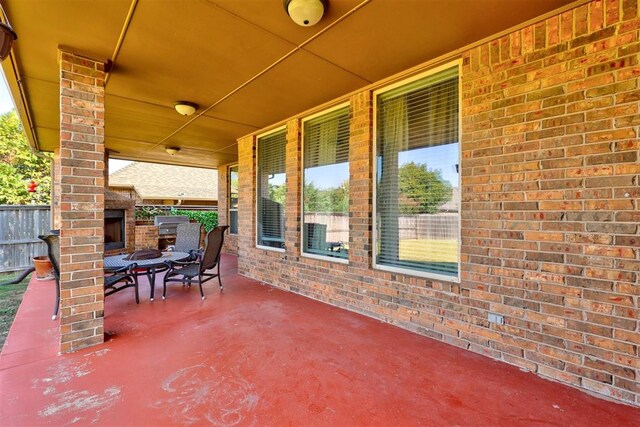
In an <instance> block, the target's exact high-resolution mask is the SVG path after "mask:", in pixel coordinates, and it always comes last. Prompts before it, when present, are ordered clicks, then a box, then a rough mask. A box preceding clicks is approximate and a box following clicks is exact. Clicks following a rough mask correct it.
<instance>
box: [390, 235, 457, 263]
mask: <svg viewBox="0 0 640 427" xmlns="http://www.w3.org/2000/svg"><path fill="white" fill-rule="evenodd" d="M400 259H401V260H403V261H418V262H420V261H423V262H424V261H429V262H453V263H457V262H458V241H457V240H418V239H405V240H401V241H400Z"/></svg>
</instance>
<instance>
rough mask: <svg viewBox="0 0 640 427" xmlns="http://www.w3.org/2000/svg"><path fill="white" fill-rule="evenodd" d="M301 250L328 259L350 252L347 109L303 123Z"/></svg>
mask: <svg viewBox="0 0 640 427" xmlns="http://www.w3.org/2000/svg"><path fill="white" fill-rule="evenodd" d="M303 133H304V178H303V179H304V182H303V188H304V193H303V198H304V203H303V251H304V252H305V253H308V254H313V255H319V256H326V257H331V258H343V259H346V258H347V257H348V249H349V216H348V210H349V107H344V108H339V109H337V110H334V111H331V112H329V113H327V114H324V115H322V116H320V117H316V118H313V119H310V120H308V121H306V122H305V123H304V131H303Z"/></svg>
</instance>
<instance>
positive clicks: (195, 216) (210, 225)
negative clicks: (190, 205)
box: [171, 208, 218, 232]
mask: <svg viewBox="0 0 640 427" xmlns="http://www.w3.org/2000/svg"><path fill="white" fill-rule="evenodd" d="M171 215H185V216H187V217H189V219H190V220H194V221H197V222H199V223H200V224H202V226H203V227H204V229H205V231H207V232H209V231H211V230H213V229H214V228H215V227H216V226H217V225H218V212H212V211H190V210H186V209H175V208H173V209H171Z"/></svg>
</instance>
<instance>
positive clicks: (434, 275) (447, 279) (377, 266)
mask: <svg viewBox="0 0 640 427" xmlns="http://www.w3.org/2000/svg"><path fill="white" fill-rule="evenodd" d="M453 67H457V68H458V107H459V108H458V119H459V120H458V135H459V137H461V136H462V117H461V115H462V108H461V107H462V90H460V88H461V86H462V84H461V75H462V73H461V71H462V59H457V60H455V61H451V62H448V63H446V64H443V65H440V66H439V67H436V68H432V69H431V70H428V71H425V72H423V73H420V74H417V75H415V76H413V77H410V78H408V79H404V80H401V81H399V82H396V83H394V84H392V85H389V86H385V87H383V88H380V89H377V90H375V91H373V145H372V150H373V151H372V156H371V158H372V163H373V164H372V169H373V170H372V186H373V199H372V200H373V206H372V215H373V218H372V220H373V221H372V246H371V257H372V259H371V265H372V267H373V268H374V269H376V270H382V271H389V272H392V273H400V274H406V275H408V276H416V277H423V278H426V279H434V280H441V281H444V282H453V283H460V276H461V271H460V266H461V262H460V261H461V259H460V257H461V250H462V249H461V247H462V203H461V200H462V167H460V168H459V170H460V183H459V185H460V191H458V206H459V207H460V212H458V214H459V215H460V221H458V275H457V276H447V275H444V274H438V273H430V272H428V271H420V270H414V269H410V268H401V267H393V266H389V265H384V264H378V260H377V259H376V258H377V256H376V248H377V247H378V238H377V235H378V233H377V230H378V227H377V223H376V222H377V217H378V216H377V209H376V206H377V193H378V190H377V188H378V181H377V179H378V178H377V177H378V170H377V169H378V167H377V163H378V162H377V161H376V153H377V152H378V147H377V141H378V123H377V120H378V95H379V94H381V93H384V92H388V91H390V90H392V89H395V88H398V87H401V86H404V85H407V84H409V83H411V82H414V81H416V80H420V79H422V78H425V77H427V76H430V75H433V74H436V73H439V72H440V71H444V70H447V69H450V68H453ZM459 139H461V138H459ZM458 143H459V144H460V150H459V151H458V164H459V165H462V142H461V141H458Z"/></svg>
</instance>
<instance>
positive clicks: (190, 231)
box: [172, 222, 202, 261]
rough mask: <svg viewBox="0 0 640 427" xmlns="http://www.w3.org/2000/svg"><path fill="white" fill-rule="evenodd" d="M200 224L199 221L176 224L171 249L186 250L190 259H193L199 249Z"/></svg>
mask: <svg viewBox="0 0 640 427" xmlns="http://www.w3.org/2000/svg"><path fill="white" fill-rule="evenodd" d="M201 230H202V224H200V223H199V222H185V223H180V224H178V227H177V228H176V244H175V245H173V247H172V249H173V251H175V252H187V253H188V254H190V258H189V260H190V261H194V260H195V259H196V257H197V255H198V252H199V251H200V233H201Z"/></svg>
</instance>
